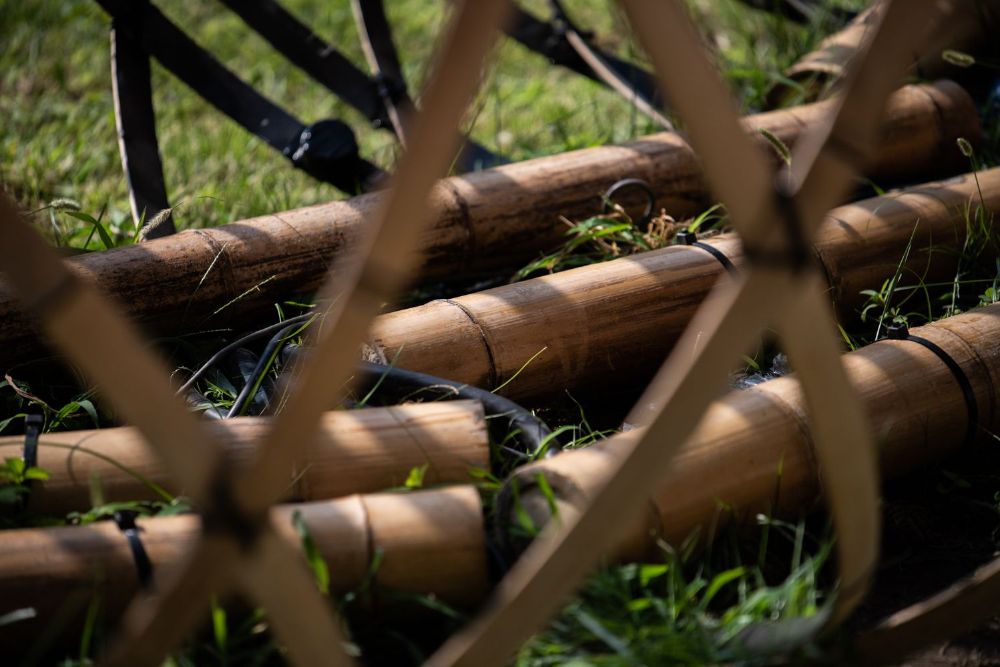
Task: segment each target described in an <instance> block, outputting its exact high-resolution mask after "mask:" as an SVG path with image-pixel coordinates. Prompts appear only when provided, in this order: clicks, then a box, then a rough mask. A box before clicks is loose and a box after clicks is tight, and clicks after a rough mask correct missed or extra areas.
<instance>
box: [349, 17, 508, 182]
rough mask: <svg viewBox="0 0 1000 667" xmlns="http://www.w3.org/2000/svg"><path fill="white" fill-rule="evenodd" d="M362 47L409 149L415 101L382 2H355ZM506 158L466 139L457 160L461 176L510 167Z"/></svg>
mask: <svg viewBox="0 0 1000 667" xmlns="http://www.w3.org/2000/svg"><path fill="white" fill-rule="evenodd" d="M351 4H352V6H353V8H354V14H355V19H356V20H357V23H358V32H359V34H360V36H361V45H362V47H363V49H364V51H365V57H366V58H367V59H368V64H369V66H370V67H371V69H372V72H373V73H374V74H375V79H374V84H375V86H376V90H377V91H378V94H379V96H380V97H381V99H382V104H383V105H384V108H385V111H386V117H387V118H388V119H389V121H390V123H391V125H392V128H391V129H395V131H396V135H397V136H398V137H399V139H400V142H401V143H402V144H403V145H404V146H405V145H406V133H405V129H406V128H405V127H404V121H405V118H406V116H407V115H409V114H411V113H412V111H413V100H411V99H410V96H409V94H408V93H407V92H406V79H405V78H404V77H403V68H402V67H401V66H400V64H399V55H398V53H397V51H396V45H395V43H394V42H393V39H392V30H391V29H390V27H389V21H388V19H387V18H386V15H385V7H384V6H383V4H382V0H351ZM506 162H507V160H506V159H504V158H503V157H501V156H499V155H496V154H494V153H493V152H491V151H490V150H489V149H487V148H486V147H484V146H482V145H480V144H478V143H476V142H475V141H472V140H470V139H466V140H465V142H464V143H463V145H462V149H461V151H460V152H459V155H458V159H457V160H456V164H455V166H456V168H457V169H458V171H460V172H466V171H475V170H478V169H484V168H486V167H492V166H496V165H499V164H504V163H506Z"/></svg>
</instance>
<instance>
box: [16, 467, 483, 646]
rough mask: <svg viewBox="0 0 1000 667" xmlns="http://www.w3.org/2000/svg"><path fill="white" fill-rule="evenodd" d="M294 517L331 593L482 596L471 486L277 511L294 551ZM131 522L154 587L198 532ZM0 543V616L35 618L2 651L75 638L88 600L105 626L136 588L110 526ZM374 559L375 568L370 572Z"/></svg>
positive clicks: (119, 538)
mask: <svg viewBox="0 0 1000 667" xmlns="http://www.w3.org/2000/svg"><path fill="white" fill-rule="evenodd" d="M296 511H298V512H300V513H301V515H302V519H303V520H304V522H305V525H306V526H307V528H308V532H309V535H310V536H311V537H312V539H313V541H314V542H315V543H316V546H317V548H318V550H319V553H320V554H321V555H322V557H323V559H324V560H325V561H326V563H327V565H328V568H329V573H330V590H331V592H332V593H336V594H343V593H346V592H348V591H351V590H353V589H355V588H357V587H359V586H360V585H362V584H363V583H364V582H366V581H368V577H369V576H371V577H372V580H371V581H372V583H373V584H374V585H375V586H376V587H384V588H387V589H392V590H394V591H399V592H403V593H414V594H433V595H435V596H437V597H439V598H441V599H442V600H444V601H445V602H447V603H449V604H453V605H457V606H460V607H464V606H469V605H471V604H473V603H475V602H477V601H479V600H480V599H482V597H483V596H485V595H486V593H487V591H488V588H489V575H488V568H487V562H486V548H485V543H484V527H483V514H482V509H481V506H480V499H479V493H478V492H477V491H476V489H475V488H474V487H472V486H453V487H446V488H442V489H437V490H428V491H415V492H412V493H399V494H391V493H386V494H374V495H365V496H360V495H354V496H349V497H345V498H339V499H336V500H329V501H323V502H313V503H304V504H300V505H282V506H278V507H276V508H275V509H274V510H272V512H271V519H272V524H273V525H274V527H275V528H276V529H277V531H278V532H279V533H280V534H282V535H283V536H284V537H285V538H287V539H288V540H290V541H291V543H293V544H295V545H300V544H301V539H300V538H299V536H298V534H297V533H296V530H295V528H294V526H293V522H292V513H293V512H296ZM137 523H138V525H139V527H140V530H141V539H142V543H143V546H144V548H145V550H146V553H147V554H148V556H149V559H150V561H151V562H152V565H153V572H154V586H155V582H156V575H157V574H158V573H162V572H165V571H167V570H168V569H169V568H171V567H173V566H175V565H177V564H178V563H180V562H181V561H182V560H183V559H184V556H185V554H186V553H187V552H188V550H189V549H190V547H191V545H192V544H194V542H195V540H196V539H197V537H198V535H199V534H200V532H201V527H200V525H199V520H198V518H197V517H196V516H192V515H187V516H175V517H163V518H152V519H140V520H139V521H138V522H137ZM0 541H2V544H3V548H2V549H0V591H2V592H0V616H2V615H3V614H5V613H7V612H10V611H13V610H17V609H24V608H34V610H35V612H36V616H35V617H34V618H33V619H30V620H27V621H22V622H18V623H15V624H12V625H7V626H0V646H4V645H7V646H12V645H20V646H21V648H22V649H23V647H24V643H25V637H37V636H38V635H39V634H40V633H42V632H44V631H45V628H46V627H47V626H48V625H49V624H53V623H58V622H60V621H62V622H63V623H66V626H65V627H70V628H74V631H78V630H77V629H78V628H80V627H81V626H82V623H80V621H81V620H82V615H83V612H84V610H85V609H86V606H87V604H88V603H89V602H90V600H91V594H94V593H96V594H97V595H98V596H99V599H100V600H101V608H100V609H101V613H102V616H103V617H104V620H107V621H111V620H113V619H114V618H116V617H117V616H118V615H119V614H120V613H121V612H122V610H123V609H124V608H125V605H126V604H127V602H128V601H129V599H130V598H131V596H132V595H133V594H135V592H136V591H137V589H138V580H137V576H136V568H135V565H134V562H133V560H132V554H131V552H130V549H129V545H128V542H127V541H126V539H125V537H124V536H123V535H122V534H121V532H120V531H119V530H118V528H117V526H115V525H114V524H113V523H110V522H100V523H94V524H90V525H86V526H65V527H57V528H46V529H21V530H10V531H4V532H3V533H2V534H0ZM376 557H378V559H379V567H378V568H377V569H375V570H373V569H372V564H373V562H375V560H376ZM370 573H371V574H370ZM376 600H377V589H376ZM81 602H82V604H81ZM205 611H206V612H207V609H206V610H205Z"/></svg>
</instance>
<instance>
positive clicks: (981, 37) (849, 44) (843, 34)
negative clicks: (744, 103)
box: [772, 0, 997, 99]
mask: <svg viewBox="0 0 1000 667" xmlns="http://www.w3.org/2000/svg"><path fill="white" fill-rule="evenodd" d="M884 4H885V3H883V2H876V3H875V4H873V5H872V6H871V7H869V8H868V9H866V10H865V11H863V12H861V13H860V14H859V15H858V16H857V17H855V19H854V20H852V21H851V22H850V23H848V24H847V26H845V27H844V29H843V30H840V31H838V32H835V33H833V34H832V35H830V36H828V37H826V38H825V39H823V41H821V42H820V43H819V46H818V47H816V49H815V50H813V51H810V52H809V53H807V54H806V55H804V56H802V58H800V59H799V60H798V61H797V62H796V63H795V64H794V65H792V66H791V67H789V68H788V69H787V70H785V75H786V76H787V77H788V78H789V79H791V80H793V81H795V82H797V83H799V84H801V85H802V86H804V88H805V93H806V99H814V98H815V97H816V95H817V94H819V93H821V92H822V91H823V90H825V89H826V88H827V87H828V86H829V84H831V83H835V82H837V81H839V80H840V79H842V77H843V75H844V72H845V71H846V68H847V67H848V65H849V64H850V63H851V61H853V60H854V59H855V58H857V56H858V53H859V51H860V49H861V46H862V44H863V43H864V40H865V38H866V36H867V35H869V34H870V33H871V31H872V30H873V29H874V26H875V24H876V23H877V19H878V15H879V12H880V11H881V8H882V7H883V6H884ZM989 5H990V3H986V2H978V1H977V0H964V1H963V2H961V3H959V8H958V9H957V10H956V11H954V12H953V13H952V15H951V16H950V18H949V19H948V20H947V21H945V22H943V24H942V25H941V30H940V31H939V32H938V33H937V34H936V35H935V39H934V41H933V42H928V43H924V44H921V45H920V49H919V50H918V51H916V52H914V53H913V56H912V60H913V65H912V68H911V71H910V74H912V75H913V76H916V77H920V78H923V79H935V78H940V77H955V76H960V75H961V74H962V68H961V67H960V66H958V65H955V64H953V63H949V62H948V61H947V60H945V59H944V58H943V57H942V52H943V51H944V50H945V49H951V50H956V51H960V52H972V53H976V52H978V51H980V50H982V48H983V47H985V46H987V45H989V44H990V43H991V42H990V38H991V36H992V34H993V33H992V30H993V28H994V27H995V26H996V25H997V24H996V9H995V8H994V7H990V6H989ZM793 92H794V91H792V90H791V89H790V88H789V86H787V85H780V86H778V88H776V92H775V93H773V94H772V97H775V96H776V95H777V96H780V95H791V94H793Z"/></svg>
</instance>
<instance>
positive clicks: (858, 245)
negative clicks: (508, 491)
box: [370, 169, 1000, 399]
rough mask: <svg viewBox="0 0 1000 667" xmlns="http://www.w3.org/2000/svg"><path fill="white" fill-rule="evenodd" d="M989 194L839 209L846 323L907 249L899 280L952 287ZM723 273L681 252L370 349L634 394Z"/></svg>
mask: <svg viewBox="0 0 1000 667" xmlns="http://www.w3.org/2000/svg"><path fill="white" fill-rule="evenodd" d="M978 179H979V185H980V186H981V188H982V193H983V197H984V200H983V201H984V203H985V206H986V208H987V209H988V210H993V209H996V208H997V207H1000V169H994V170H991V171H987V172H983V173H981V174H979V175H978ZM978 196H979V188H978V187H977V184H976V176H974V175H967V176H964V177H961V178H955V179H950V180H948V181H943V182H939V183H932V184H927V185H923V186H920V187H915V188H908V189H905V190H902V191H900V192H897V193H891V194H889V195H887V196H884V197H875V198H872V199H868V200H865V201H861V202H856V203H854V204H849V205H847V206H842V207H840V208H837V209H834V210H833V211H831V212H830V214H829V215H828V218H827V222H826V224H825V225H823V227H822V228H821V230H820V232H819V234H818V236H817V239H816V244H815V254H816V256H817V258H818V259H819V261H820V263H821V264H822V266H823V269H824V272H825V273H826V275H827V277H828V280H829V284H830V296H831V297H832V300H833V302H834V303H835V304H836V306H837V309H838V311H839V313H840V315H841V317H842V318H844V319H845V320H854V319H856V313H855V309H857V307H858V306H859V305H860V303H861V302H862V301H863V299H864V298H865V297H863V296H862V295H861V294H860V292H861V290H863V289H878V288H879V286H880V285H882V283H883V281H885V280H887V279H889V278H891V277H892V276H893V275H894V273H895V272H896V270H897V266H898V265H899V262H900V260H901V258H902V257H903V255H904V253H905V252H906V248H907V246H908V245H910V246H911V247H910V250H909V258H908V261H907V262H906V263H905V269H906V270H905V271H904V273H903V280H902V281H901V282H900V285H903V284H913V282H914V281H913V279H912V276H913V275H918V276H919V275H923V276H925V279H926V281H927V282H932V281H934V280H950V279H951V278H952V277H953V276H954V271H955V263H956V261H957V253H958V251H959V250H960V249H961V248H962V244H963V242H964V239H965V219H964V211H965V207H966V206H967V205H969V204H970V202H972V204H973V205H974V204H978V203H979V199H978ZM911 238H912V244H911ZM705 243H707V244H709V245H711V246H712V247H714V248H716V249H717V250H718V251H719V252H721V253H722V254H723V255H725V256H726V257H728V258H729V260H730V261H731V262H732V263H733V264H734V265H736V266H739V265H741V264H742V263H743V261H744V258H743V256H742V253H741V250H740V244H739V241H738V239H737V238H736V236H735V235H732V234H723V235H720V236H717V237H714V238H712V239H709V240H706V241H705ZM724 271H725V269H724V268H723V266H722V264H721V263H720V262H719V261H718V259H716V258H715V257H713V256H712V255H711V254H709V253H708V252H706V251H705V250H703V249H701V248H698V247H692V246H670V247H667V248H664V249H661V250H655V251H652V252H647V253H642V254H639V255H635V256H633V257H627V258H622V259H617V260H614V261H611V262H605V263H602V264H596V265H591V266H585V267H580V268H577V269H572V270H569V271H565V272H563V273H559V274H555V275H551V276H544V277H541V278H535V279H532V280H527V281H524V282H522V283H518V284H514V285H508V286H503V287H497V288H494V289H490V290H486V291H483V292H479V293H476V294H470V295H466V296H461V297H457V298H454V299H448V300H439V301H433V302H431V303H428V304H425V305H423V306H419V307H416V308H409V309H405V310H400V311H396V312H394V313H389V314H387V315H383V316H382V317H380V318H379V319H378V320H376V324H375V326H374V328H373V330H372V342H371V345H370V347H371V349H372V351H373V352H374V353H375V354H377V355H380V356H382V357H383V358H385V359H394V360H395V363H397V364H398V365H400V366H401V367H404V368H409V369H412V370H417V371H422V372H425V373H430V374H433V375H438V376H441V377H448V378H451V379H454V380H456V381H459V382H467V383H469V384H472V385H476V386H481V387H488V388H489V387H496V386H498V385H499V384H501V383H503V382H506V381H507V380H510V379H511V378H512V377H513V376H514V375H515V374H516V373H518V371H519V370H520V369H521V368H522V366H524V364H525V363H526V362H528V361H529V360H530V359H532V357H533V356H535V355H536V354H537V355H538V356H537V357H535V358H534V359H533V360H531V362H530V363H529V364H528V365H527V367H525V368H524V369H523V371H521V372H520V374H518V375H517V379H516V380H514V381H513V382H512V383H511V384H510V385H509V386H507V387H506V388H505V389H504V392H503V393H504V394H506V395H509V396H511V397H516V398H519V399H526V398H529V399H530V398H536V397H539V396H542V395H545V394H546V393H552V392H562V391H563V390H564V389H570V390H574V389H580V388H586V387H588V386H595V385H596V386H606V385H608V384H609V383H616V384H622V385H624V384H625V383H627V382H636V381H641V380H642V379H645V378H647V377H648V374H649V373H650V372H651V371H652V370H653V369H655V368H657V367H658V366H659V364H660V363H661V362H662V360H663V359H664V357H665V356H666V354H667V352H668V351H669V350H670V348H671V347H672V345H673V343H674V341H675V340H676V339H677V337H678V336H680V334H681V333H682V332H683V330H684V328H685V327H686V326H687V323H688V322H689V321H690V319H691V317H692V316H693V315H694V312H695V310H696V309H697V308H698V306H699V304H700V303H701V302H702V300H703V298H704V297H705V295H706V294H707V293H708V291H709V290H710V289H711V287H712V285H714V284H715V282H716V280H717V279H718V277H719V275H720V274H722V273H723V272H724ZM542 350H544V351H542ZM539 352H541V353H540V354H538V353H539ZM397 355H398V356H397Z"/></svg>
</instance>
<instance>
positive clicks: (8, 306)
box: [0, 82, 980, 366]
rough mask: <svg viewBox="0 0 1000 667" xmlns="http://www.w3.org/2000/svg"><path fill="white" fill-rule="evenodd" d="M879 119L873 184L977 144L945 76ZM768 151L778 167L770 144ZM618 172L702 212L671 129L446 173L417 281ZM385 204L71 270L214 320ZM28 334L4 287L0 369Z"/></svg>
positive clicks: (900, 95) (310, 277)
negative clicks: (958, 144)
mask: <svg viewBox="0 0 1000 667" xmlns="http://www.w3.org/2000/svg"><path fill="white" fill-rule="evenodd" d="M830 107H831V103H830V102H824V103H821V104H813V105H807V106H803V107H797V108H793V109H787V110H782V111H775V112H770V113H764V114H758V115H755V116H750V117H748V118H746V119H745V120H744V124H745V125H746V126H747V127H748V128H763V129H766V130H767V131H768V132H770V133H772V134H773V135H775V136H777V137H778V138H780V139H781V140H782V141H783V142H784V143H785V144H786V145H789V146H794V145H795V143H796V140H797V138H798V136H799V135H800V134H801V133H802V132H803V131H804V130H805V129H806V128H808V127H811V126H813V125H814V124H815V123H816V122H817V121H818V119H819V118H820V117H821V116H822V115H823V113H825V112H826V111H828V110H829V108H830ZM884 119H885V126H884V129H885V134H884V136H883V140H882V142H881V143H880V145H879V149H878V150H877V151H876V156H875V159H874V160H873V163H872V165H871V167H870V168H869V169H867V170H866V173H867V174H868V175H869V177H870V178H871V179H873V180H874V181H875V182H876V183H879V184H880V185H886V184H888V183H898V182H901V181H902V182H905V181H913V180H924V179H926V178H927V177H935V176H939V175H944V174H949V173H952V172H954V171H957V170H959V169H961V167H962V166H963V164H964V163H965V159H964V158H963V156H962V155H961V153H960V152H959V151H958V150H957V149H956V148H955V140H956V139H957V138H958V137H964V138H966V139H968V140H969V141H970V142H973V143H974V144H975V143H976V140H977V138H978V136H979V134H980V130H979V120H978V115H977V112H976V108H975V105H974V104H973V102H972V100H971V99H970V98H969V96H968V94H967V93H966V92H965V91H964V90H962V89H961V88H960V87H959V86H957V85H955V84H953V83H950V82H939V83H937V84H935V85H933V86H927V85H924V86H906V87H904V88H902V89H900V90H899V91H897V92H896V93H895V94H894V95H893V98H892V101H891V102H890V104H889V106H888V107H887V109H886V114H885V116H884ZM761 141H763V140H761ZM767 150H768V152H769V154H770V155H771V156H772V157H774V158H775V159H776V156H775V155H774V151H773V149H771V148H770V147H768V149H767ZM627 176H632V177H639V178H642V179H644V180H645V181H647V182H649V183H650V185H651V186H652V187H653V189H654V192H655V193H656V194H657V203H656V207H657V209H660V208H663V209H665V210H666V211H667V212H668V213H669V214H670V215H673V216H674V217H676V218H678V219H680V218H683V217H684V216H688V215H692V214H695V213H698V212H699V211H701V210H704V209H705V208H707V207H708V206H709V205H710V204H711V200H710V199H709V197H708V193H707V192H706V190H705V185H704V182H703V178H702V176H701V171H700V165H699V163H698V161H697V159H696V157H695V155H694V153H693V151H692V150H691V148H690V146H689V145H688V144H687V143H686V142H685V141H684V139H683V138H682V137H681V136H680V135H677V134H673V133H661V134H656V135H650V136H648V137H643V138H642V139H640V140H638V141H635V142H632V143H628V144H624V145H621V146H605V147H600V148H588V149H584V150H580V151H573V152H571V153H566V154H563V155H558V156H552V157H546V158H539V159H535V160H528V161H526V162H522V163H517V164H512V165H507V166H504V167H499V168H497V169H491V170H485V171H483V172H479V173H475V174H468V175H465V176H461V177H454V178H449V179H446V180H445V181H444V183H443V184H442V185H441V186H440V188H439V189H438V191H437V195H436V198H435V203H436V206H437V211H438V215H439V219H438V220H436V221H435V222H434V224H433V226H432V227H431V228H429V229H428V230H427V231H426V232H424V233H423V235H422V236H421V241H420V251H419V252H420V256H421V262H422V263H423V268H422V273H423V275H424V276H425V277H426V278H429V279H452V278H454V277H455V276H456V274H458V275H463V276H465V275H472V274H475V273H478V272H481V271H489V270H493V269H497V268H506V267H511V266H515V265H517V264H520V263H524V262H526V261H528V260H530V259H531V258H532V257H534V256H535V255H536V254H537V253H538V252H539V251H540V250H543V249H546V248H550V247H554V246H556V245H558V244H559V243H560V242H561V241H562V240H563V232H564V231H565V226H564V225H563V223H562V222H561V221H560V216H566V217H568V218H571V219H579V218H583V217H587V216H590V215H594V214H596V213H597V212H599V211H600V208H601V200H600V194H601V193H602V192H604V191H605V190H606V189H607V188H608V187H609V186H610V185H612V184H613V183H614V182H615V181H617V180H619V179H620V178H623V177H627ZM634 196H635V195H634V193H629V192H628V191H626V192H623V194H622V198H621V202H622V203H623V204H625V205H626V206H630V207H631V206H637V205H639V204H640V203H642V202H639V201H638V200H637V199H634ZM384 198H385V193H382V192H380V193H375V194H372V195H364V196H362V197H357V198H354V199H351V200H348V201H344V202H333V203H329V204H323V205H319V206H312V207H308V208H303V209H298V210H293V211H285V212H280V213H275V214H274V215H270V216H262V217H259V218H254V219H251V220H244V221H239V222H234V223H232V224H229V225H223V226H221V227H217V228H214V229H198V230H188V231H183V232H181V233H179V234H178V235H176V236H172V237H169V238H166V239H157V240H155V241H153V242H148V243H145V244H142V245H141V246H133V247H125V248H119V249H115V250H112V251H106V252H96V253H89V254H85V255H80V256H76V257H73V258H71V259H70V261H69V265H70V266H71V267H72V268H73V269H74V271H76V272H77V273H78V274H79V275H80V276H81V277H83V278H86V279H87V280H89V281H92V282H95V283H96V284H97V285H98V286H99V287H100V288H101V289H102V290H104V291H105V292H106V293H109V294H110V295H111V296H114V297H116V298H118V299H119V300H120V302H121V306H122V307H123V308H124V309H125V310H126V312H127V313H128V314H129V315H130V316H131V317H133V318H134V319H136V320H137V321H140V322H142V323H145V324H147V325H148V326H150V327H151V328H153V329H154V330H155V331H157V332H158V333H162V334H174V333H179V332H186V331H190V330H192V329H200V328H204V327H205V326H218V325H220V324H224V323H226V322H228V321H230V320H231V319H232V318H234V317H238V316H240V315H245V314H246V313H248V312H252V311H254V310H259V309H260V308H262V307H270V304H272V303H273V302H274V301H275V300H277V299H280V298H284V297H286V296H287V295H288V294H289V293H296V292H301V291H309V290H314V289H316V288H317V287H318V286H319V285H320V282H321V280H322V277H323V275H325V273H326V271H327V269H328V268H329V265H330V263H333V262H337V261H338V258H342V257H343V256H344V255H345V254H346V253H347V252H348V250H349V248H350V247H351V246H352V243H354V242H355V241H356V239H357V236H358V234H359V233H360V231H361V230H362V229H363V227H364V225H365V224H366V223H367V221H368V220H369V219H371V218H372V216H373V215H374V214H375V211H376V210H377V208H378V207H379V206H381V204H382V202H384ZM34 327H35V322H34V321H33V320H31V319H30V318H28V317H26V316H25V315H24V313H23V311H21V310H20V309H19V308H18V307H17V302H16V301H15V300H13V299H12V297H11V296H10V295H9V294H7V293H5V292H0V365H3V366H6V365H8V364H9V363H14V362H16V361H19V360H22V359H23V358H24V356H25V355H29V354H38V353H39V351H40V350H42V347H41V346H40V344H39V340H38V336H37V335H36V334H35V332H34Z"/></svg>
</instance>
